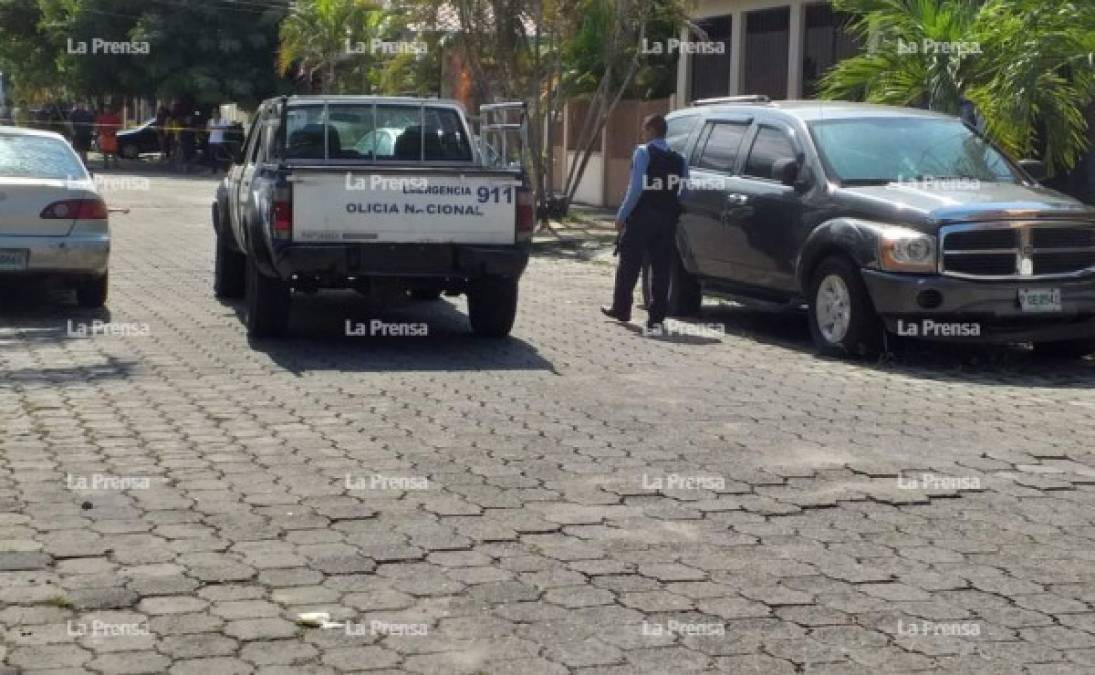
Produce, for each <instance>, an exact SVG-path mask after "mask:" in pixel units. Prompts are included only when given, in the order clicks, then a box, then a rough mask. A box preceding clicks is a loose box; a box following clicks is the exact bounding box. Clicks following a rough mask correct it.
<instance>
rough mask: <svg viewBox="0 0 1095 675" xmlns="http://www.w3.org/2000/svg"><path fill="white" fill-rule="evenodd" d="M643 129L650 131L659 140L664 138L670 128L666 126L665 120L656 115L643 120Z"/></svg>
mask: <svg viewBox="0 0 1095 675" xmlns="http://www.w3.org/2000/svg"><path fill="white" fill-rule="evenodd" d="M643 129H650V130H651V131H653V132H654V135H655V136H657V137H658V138H664V137H665V133H666V131H668V127H667V126H666V124H665V118H664V117H662V116H661V115H656V114H655V115H647V116H646V117H645V118H643Z"/></svg>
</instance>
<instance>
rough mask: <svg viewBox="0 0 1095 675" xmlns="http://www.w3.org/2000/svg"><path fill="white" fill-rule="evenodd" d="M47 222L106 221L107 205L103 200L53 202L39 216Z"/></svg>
mask: <svg viewBox="0 0 1095 675" xmlns="http://www.w3.org/2000/svg"><path fill="white" fill-rule="evenodd" d="M38 217H39V218H42V219H47V220H106V219H107V209H106V204H105V203H104V202H103V200H101V199H66V200H64V201H61V202H53V203H52V204H50V205H49V206H47V207H46V208H44V209H42V212H41V213H39V214H38Z"/></svg>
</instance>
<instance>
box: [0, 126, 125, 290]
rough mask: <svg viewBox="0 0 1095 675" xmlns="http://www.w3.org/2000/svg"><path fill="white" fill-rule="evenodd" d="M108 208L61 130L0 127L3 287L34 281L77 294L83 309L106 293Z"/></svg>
mask: <svg viewBox="0 0 1095 675" xmlns="http://www.w3.org/2000/svg"><path fill="white" fill-rule="evenodd" d="M109 258H110V227H109V225H108V222H107V207H106V204H105V203H104V202H103V199H102V197H101V196H100V194H99V191H98V189H97V188H96V186H95V182H94V181H93V180H92V178H91V176H90V175H89V174H88V172H87V169H85V168H84V165H83V163H82V162H81V161H80V158H79V157H78V156H77V155H76V152H75V151H74V150H73V149H72V146H70V145H69V144H68V142H67V141H66V140H65V139H64V138H63V137H62V136H60V135H59V134H55V133H53V132H49V131H37V130H33V129H24V128H20V127H5V126H0V285H2V284H4V282H5V281H9V280H12V279H13V278H18V279H35V280H41V281H43V282H48V283H54V284H60V285H62V286H64V287H68V288H72V289H74V290H75V291H76V299H77V302H78V303H79V304H80V306H81V307H102V306H103V305H104V304H106V298H107V286H108V280H107V279H108V277H107V264H108V261H109Z"/></svg>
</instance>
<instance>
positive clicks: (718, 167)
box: [696, 122, 749, 173]
mask: <svg viewBox="0 0 1095 675" xmlns="http://www.w3.org/2000/svg"><path fill="white" fill-rule="evenodd" d="M748 130H749V125H748V124H740V123H739V124H735V123H733V122H715V123H714V124H713V125H712V127H711V130H710V133H708V134H707V143H706V144H705V145H704V146H703V152H702V153H701V154H700V158H699V161H698V162H697V163H696V166H697V167H699V168H701V169H710V170H711V171H719V172H721V173H733V171H734V166H735V164H736V163H737V160H738V148H739V146H741V140H742V139H743V138H745V132H746V131H748Z"/></svg>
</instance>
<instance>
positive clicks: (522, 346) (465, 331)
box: [222, 291, 554, 373]
mask: <svg viewBox="0 0 1095 675" xmlns="http://www.w3.org/2000/svg"><path fill="white" fill-rule="evenodd" d="M292 302H293V310H292V317H291V321H290V325H289V334H288V335H287V336H286V337H284V338H280V339H252V340H250V344H251V347H252V348H253V349H254V350H256V351H258V352H262V353H264V354H266V355H267V356H269V357H270V358H271V359H273V360H274V361H275V362H276V363H277V364H278V365H279V366H281V367H283V368H285V369H286V370H289V371H291V372H294V373H302V372H307V371H315V370H343V371H351V372H352V371H360V372H384V371H389V372H390V371H408V372H409V371H465V370H488V371H490V370H500V371H514V370H543V371H549V372H554V367H553V366H552V364H551V362H549V361H547V360H546V359H544V358H543V357H542V356H541V355H540V354H539V352H537V350H536V348H535V347H533V346H532V345H530V344H529V343H527V342H525V341H524V340H521V339H519V338H516V337H512V336H511V337H508V338H501V339H497V338H483V337H478V336H475V335H472V334H471V329H470V327H469V326H468V320H467V315H466V314H465V313H464V312H463V311H461V309H460V308H458V307H457V306H456V305H454V304H453V302H452V301H451V299H448V298H445V299H441V300H437V301H432V302H430V301H412V300H406V301H404V302H401V303H399V304H396V305H394V306H384V307H382V308H377V307H372V306H371V305H370V304H369V302H368V301H367V300H366V299H365V298H364V297H363V296H361V295H360V294H358V293H356V292H354V291H321V292H319V293H316V294H314V295H308V294H294V296H293V300H292ZM222 304H224V305H225V306H226V307H229V308H231V309H232V310H233V311H234V312H235V313H236V316H237V317H238V318H239V320H240V321H241V322H242V321H243V320H244V304H243V302H242V301H233V302H231V303H229V302H224V301H222ZM374 320H377V321H380V322H382V323H384V324H386V325H391V324H404V325H418V324H424V325H425V333H426V334H425V335H414V336H412V335H408V336H393V335H368V334H366V335H361V336H358V335H348V334H347V332H348V331H347V328H348V326H347V322H349V328H351V329H359V328H360V329H363V332H366V333H368V332H369V331H370V330H371V329H373V325H372V323H371V322H372V321H374ZM520 324H521V315H520V313H518V315H517V323H516V329H517V330H520Z"/></svg>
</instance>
